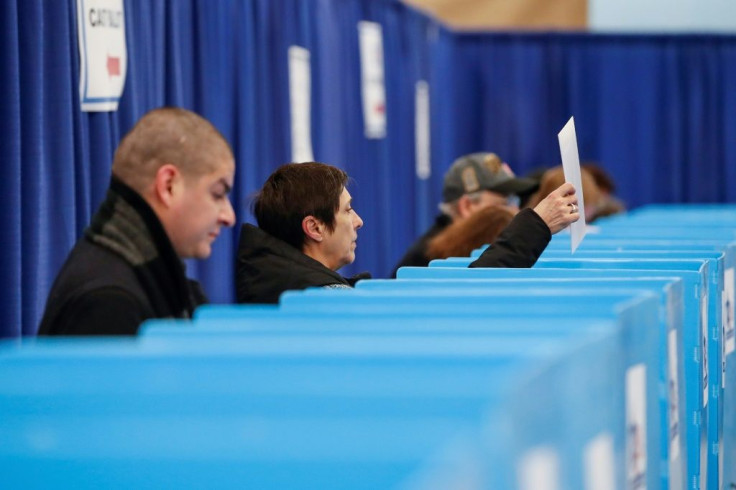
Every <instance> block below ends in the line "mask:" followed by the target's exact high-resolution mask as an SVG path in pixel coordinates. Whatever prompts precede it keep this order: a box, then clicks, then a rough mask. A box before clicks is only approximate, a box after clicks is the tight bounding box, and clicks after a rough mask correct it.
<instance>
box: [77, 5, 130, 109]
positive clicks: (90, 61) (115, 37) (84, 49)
mask: <svg viewBox="0 0 736 490" xmlns="http://www.w3.org/2000/svg"><path fill="white" fill-rule="evenodd" d="M77 35H78V38H79V68H80V73H79V98H80V102H81V106H82V110H83V111H116V110H117V109H118V101H119V100H120V96H121V95H122V93H123V88H124V87H125V76H126V73H127V70H128V51H127V49H126V46H125V11H124V9H123V0H77Z"/></svg>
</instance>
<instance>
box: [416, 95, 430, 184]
mask: <svg viewBox="0 0 736 490" xmlns="http://www.w3.org/2000/svg"><path fill="white" fill-rule="evenodd" d="M414 131H415V136H416V139H415V145H416V149H415V152H416V171H417V177H418V178H420V179H422V180H426V179H428V178H429V177H430V176H431V175H432V168H431V166H430V160H429V153H430V139H429V138H430V137H429V84H428V83H427V82H426V81H424V80H420V81H418V82H417V84H416V98H415V114H414Z"/></svg>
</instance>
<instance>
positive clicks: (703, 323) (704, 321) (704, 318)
mask: <svg viewBox="0 0 736 490" xmlns="http://www.w3.org/2000/svg"><path fill="white" fill-rule="evenodd" d="M700 341H701V342H700V344H701V346H700V348H701V351H702V353H703V355H702V356H701V359H700V362H701V366H700V368H701V372H702V375H703V406H704V407H707V406H708V381H709V380H708V296H707V295H705V294H704V295H703V296H701V297H700Z"/></svg>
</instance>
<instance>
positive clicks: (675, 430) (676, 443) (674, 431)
mask: <svg viewBox="0 0 736 490" xmlns="http://www.w3.org/2000/svg"><path fill="white" fill-rule="evenodd" d="M678 365H679V361H678V359H677V332H676V331H675V330H670V331H669V333H668V334H667V371H668V376H667V378H668V379H667V384H668V390H667V391H668V393H667V399H668V402H669V410H668V413H667V415H668V419H669V432H670V433H669V441H670V459H675V458H677V457H679V455H680V404H679V396H680V386H679V381H678V379H677V366H678Z"/></svg>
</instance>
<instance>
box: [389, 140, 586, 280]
mask: <svg viewBox="0 0 736 490" xmlns="http://www.w3.org/2000/svg"><path fill="white" fill-rule="evenodd" d="M537 186H538V183H537V182H536V181H535V180H532V179H524V178H517V177H516V176H514V174H513V172H512V171H511V169H510V168H509V166H508V165H506V164H505V163H503V162H502V161H501V159H500V158H499V157H498V155H496V154H495V153H472V154H470V155H465V156H462V157H460V158H458V159H457V160H455V162H453V164H452V166H451V167H450V169H449V170H448V171H447V173H446V174H445V180H444V184H443V188H442V203H441V204H440V211H441V214H440V215H439V216H437V218H436V220H435V223H434V225H433V226H432V228H430V229H429V230H428V231H427V232H426V233H425V234H424V235H422V236H421V237H419V238H418V239H417V241H416V242H415V243H414V244H413V245H412V246H411V247H410V248H409V250H408V251H407V252H406V254H405V255H404V257H403V258H402V259H401V261H399V263H398V264H397V265H396V268H395V269H394V273H393V276H394V277H395V276H396V270H397V269H398V268H399V267H403V266H426V265H427V264H428V263H429V259H428V258H427V245H428V243H429V241H430V240H431V239H432V238H433V237H434V236H436V235H437V234H438V233H440V232H441V231H442V230H444V229H445V228H446V227H447V226H449V225H450V224H451V223H453V222H456V221H457V220H462V219H465V218H467V217H469V216H471V215H472V214H473V213H475V212H476V211H478V210H480V209H483V208H485V207H487V206H490V205H494V204H495V205H503V206H506V207H508V208H509V209H511V210H512V211H513V212H516V213H518V214H517V215H516V217H515V218H514V219H513V220H512V221H511V223H510V224H509V225H508V226H507V227H506V229H505V230H504V231H503V232H502V233H501V235H500V236H499V237H498V239H497V240H496V241H495V242H494V243H493V244H492V246H491V247H488V249H487V250H486V251H485V252H484V253H483V255H481V257H479V258H478V260H476V261H475V262H473V263H472V264H471V265H470V267H517V268H518V267H531V266H532V265H534V263H535V262H536V261H537V259H538V258H539V256H540V255H541V254H542V252H543V251H544V249H545V248H546V247H547V244H548V243H549V241H550V239H551V238H552V235H553V234H555V233H557V232H558V231H560V230H562V229H564V228H566V227H567V226H568V225H570V223H573V222H575V221H577V220H578V218H579V214H578V210H577V197H576V196H575V188H574V187H573V186H572V184H569V183H565V184H563V185H561V186H560V187H558V188H557V189H556V190H555V191H554V192H552V193H551V194H549V195H548V196H547V197H546V198H545V199H544V200H542V201H541V202H540V203H539V204H538V205H537V206H536V207H535V208H534V209H524V210H522V211H519V197H518V196H519V195H520V194H528V193H531V192H533V191H534V190H535V189H536V188H537Z"/></svg>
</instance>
